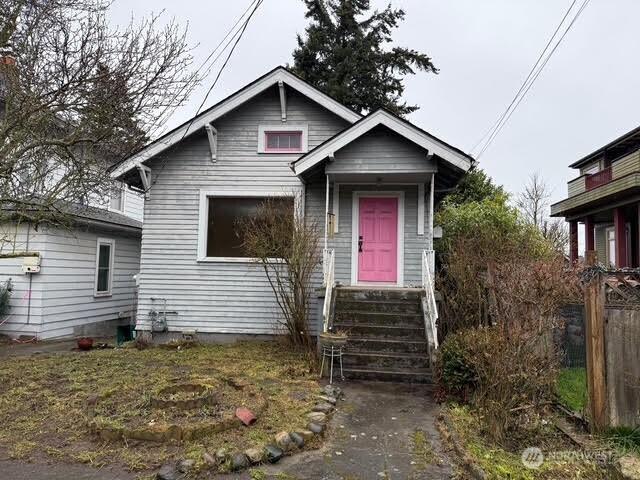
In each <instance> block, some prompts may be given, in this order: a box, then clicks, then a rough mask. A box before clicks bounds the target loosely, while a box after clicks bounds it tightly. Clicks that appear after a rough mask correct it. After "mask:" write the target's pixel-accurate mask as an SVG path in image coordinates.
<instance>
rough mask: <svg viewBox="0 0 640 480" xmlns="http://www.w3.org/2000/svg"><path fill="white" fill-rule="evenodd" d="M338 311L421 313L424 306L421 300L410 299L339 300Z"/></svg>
mask: <svg viewBox="0 0 640 480" xmlns="http://www.w3.org/2000/svg"><path fill="white" fill-rule="evenodd" d="M336 311H341V312H345V311H351V312H372V313H406V314H421V313H422V306H421V305H420V303H419V302H413V301H408V300H407V301H406V302H404V301H399V302H395V303H394V302H367V301H360V302H359V301H352V300H339V301H337V302H336Z"/></svg>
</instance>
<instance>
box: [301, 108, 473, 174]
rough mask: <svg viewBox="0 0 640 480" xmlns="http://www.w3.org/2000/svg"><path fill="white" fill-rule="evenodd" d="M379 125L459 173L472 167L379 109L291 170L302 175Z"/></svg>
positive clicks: (457, 154) (459, 153) (454, 150)
mask: <svg viewBox="0 0 640 480" xmlns="http://www.w3.org/2000/svg"><path fill="white" fill-rule="evenodd" d="M379 125H383V126H385V127H387V128H389V129H390V130H392V131H394V132H395V133H397V134H398V135H401V136H402V137H404V138H406V139H407V140H410V141H411V142H413V143H415V144H417V145H419V146H420V147H422V148H424V149H425V150H427V152H428V154H429V155H436V156H438V157H439V158H441V159H443V160H444V161H446V162H448V163H450V164H451V165H453V166H454V167H457V168H459V169H460V170H463V171H465V172H466V171H467V170H469V168H471V166H472V165H473V163H474V159H473V157H471V156H469V155H467V154H466V153H464V152H463V151H462V150H459V149H457V148H455V147H452V146H451V145H449V144H447V143H445V142H443V141H442V140H440V139H438V138H436V137H434V136H433V135H431V134H429V133H427V132H425V131H424V130H422V129H420V128H418V127H416V126H415V125H413V124H412V123H410V122H408V121H407V120H404V119H402V118H400V117H398V116H396V115H394V114H392V113H391V112H389V111H387V110H384V109H379V110H376V111H374V112H372V113H370V114H369V115H367V116H366V117H363V118H361V119H360V120H358V121H357V122H356V123H354V124H353V125H351V126H350V127H348V128H346V129H345V130H343V131H342V132H340V133H338V134H337V135H334V136H333V137H331V138H330V139H328V140H326V141H325V142H324V143H322V144H320V145H318V146H317V147H316V148H314V149H313V150H311V151H310V152H308V153H307V154H306V155H303V156H302V157H300V158H299V159H298V160H296V161H295V162H292V163H291V168H292V170H293V171H294V173H295V174H296V175H301V174H303V173H304V172H306V171H307V170H309V169H310V168H312V167H314V166H315V165H316V164H318V163H319V162H321V161H323V160H325V159H326V158H328V157H330V156H332V155H333V154H334V153H335V152H336V151H338V150H340V149H341V148H343V147H345V146H346V145H348V144H349V143H351V142H353V141H354V140H356V139H358V138H360V137H361V136H362V135H364V134H365V133H367V132H369V131H370V130H372V129H373V128H375V127H377V126H379Z"/></svg>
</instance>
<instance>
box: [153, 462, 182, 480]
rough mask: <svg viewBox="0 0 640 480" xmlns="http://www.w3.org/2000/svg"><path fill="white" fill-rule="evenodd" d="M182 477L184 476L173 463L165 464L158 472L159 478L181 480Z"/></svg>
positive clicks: (161, 479)
mask: <svg viewBox="0 0 640 480" xmlns="http://www.w3.org/2000/svg"><path fill="white" fill-rule="evenodd" d="M180 478H182V475H180V473H179V472H178V470H176V467H175V466H173V465H163V466H162V467H161V468H160V471H159V472H158V473H156V479H157V480H179V479H180Z"/></svg>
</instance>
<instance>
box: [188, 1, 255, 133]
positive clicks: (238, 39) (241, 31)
mask: <svg viewBox="0 0 640 480" xmlns="http://www.w3.org/2000/svg"><path fill="white" fill-rule="evenodd" d="M263 1H264V0H258V1H257V2H256V4H255V6H254V7H253V10H252V11H251V13H250V14H249V16H248V17H247V19H246V20H245V22H244V24H243V25H242V28H241V29H240V31H239V33H238V34H237V36H236V41H235V43H234V44H233V46H232V47H231V50H229V54H228V55H227V58H226V59H225V60H224V63H223V64H222V66H221V67H220V70H219V71H218V74H217V75H216V78H215V79H214V80H213V83H211V86H210V87H209V90H207V94H206V95H205V96H204V98H203V99H202V102H201V103H200V106H199V107H198V110H196V114H195V115H194V116H193V117H192V118H191V121H190V122H189V124H188V125H187V128H186V129H185V130H184V133H183V134H182V138H184V137H185V136H186V135H187V133H188V132H189V129H190V128H191V125H192V124H193V121H194V120H195V119H196V117H197V116H198V114H199V113H200V110H202V107H203V106H204V104H205V103H206V102H207V99H208V98H209V95H210V94H211V92H212V90H213V89H214V88H215V86H216V84H217V83H218V80H220V76H221V75H222V72H223V71H224V69H225V67H226V66H227V64H228V63H229V60H230V59H231V56H232V55H233V52H234V50H235V49H236V47H237V46H238V43H240V40H241V39H242V35H244V32H245V30H246V29H247V26H248V25H249V22H250V21H251V18H252V17H253V15H254V14H255V13H256V10H258V8H260V5H262V2H263ZM232 41H233V37H232V38H231V39H230V40H229V43H231V42H232ZM229 43H227V46H228V45H229ZM225 49H226V47H225ZM223 52H224V50H222V51H221V52H220V53H219V54H218V56H221V55H222V53H223ZM216 60H217V58H216ZM214 61H215V60H214Z"/></svg>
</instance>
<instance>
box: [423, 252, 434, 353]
mask: <svg viewBox="0 0 640 480" xmlns="http://www.w3.org/2000/svg"><path fill="white" fill-rule="evenodd" d="M435 258H436V257H435V252H434V251H433V250H423V251H422V288H423V289H424V291H425V296H424V299H423V311H424V323H425V331H426V334H427V341H428V342H429V353H430V354H431V356H432V357H433V356H434V354H435V351H436V349H437V348H438V326H437V322H438V305H437V304H436V291H435V281H434V278H435V277H434V274H435Z"/></svg>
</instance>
